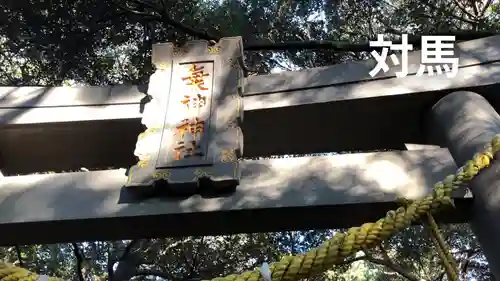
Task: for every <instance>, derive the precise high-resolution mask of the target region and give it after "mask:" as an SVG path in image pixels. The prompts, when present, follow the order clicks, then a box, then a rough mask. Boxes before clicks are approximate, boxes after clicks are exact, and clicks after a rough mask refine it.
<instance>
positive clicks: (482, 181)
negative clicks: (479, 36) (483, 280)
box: [428, 91, 500, 279]
mask: <svg viewBox="0 0 500 281" xmlns="http://www.w3.org/2000/svg"><path fill="white" fill-rule="evenodd" d="M428 129H429V131H428V133H429V137H430V138H431V141H433V142H434V143H436V142H437V143H438V144H440V145H441V146H443V147H448V149H449V151H450V153H451V155H452V156H453V159H454V160H455V162H456V164H457V166H461V165H463V164H464V163H465V162H467V161H468V160H470V159H471V158H472V157H473V155H474V154H475V153H476V152H479V151H480V150H482V149H483V148H484V146H485V145H486V144H488V143H489V142H490V140H491V139H492V138H493V137H494V136H495V135H496V134H500V116H499V115H498V113H497V112H496V110H495V109H494V108H493V107H492V106H491V105H490V103H489V102H488V101H487V100H486V99H485V98H484V97H482V96H480V95H479V94H476V93H473V92H466V91H459V92H453V93H451V94H448V95H447V96H445V97H443V98H442V99H441V100H439V101H438V102H437V103H436V104H435V105H434V106H433V107H432V109H431V112H430V118H429V120H428ZM497 157H498V156H497ZM469 188H470V189H471V192H472V194H473V196H474V199H473V207H472V216H471V221H470V224H471V227H472V230H473V231H474V233H475V235H476V236H477V239H478V241H479V243H480V244H481V247H482V249H483V253H484V255H485V256H486V259H487V260H488V263H489V267H490V270H491V272H492V273H493V275H494V276H495V277H496V278H497V279H500V161H499V160H497V161H494V162H493V163H492V165H491V166H490V167H489V168H487V169H485V170H484V171H482V172H481V173H480V174H479V175H478V176H476V177H475V178H474V179H473V180H472V181H471V182H470V183H469Z"/></svg>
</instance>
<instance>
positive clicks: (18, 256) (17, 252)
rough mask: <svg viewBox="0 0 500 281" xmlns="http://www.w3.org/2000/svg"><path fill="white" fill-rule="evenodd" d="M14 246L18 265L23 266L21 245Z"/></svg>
mask: <svg viewBox="0 0 500 281" xmlns="http://www.w3.org/2000/svg"><path fill="white" fill-rule="evenodd" d="M15 248H16V254H17V260H18V261H19V266H20V267H24V262H23V255H22V253H21V246H19V245H16V246H15Z"/></svg>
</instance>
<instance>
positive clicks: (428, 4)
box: [419, 0, 477, 25]
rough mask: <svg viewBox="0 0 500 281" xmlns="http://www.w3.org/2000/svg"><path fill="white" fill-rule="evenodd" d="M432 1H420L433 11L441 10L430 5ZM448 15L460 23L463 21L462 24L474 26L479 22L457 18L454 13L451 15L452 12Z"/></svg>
mask: <svg viewBox="0 0 500 281" xmlns="http://www.w3.org/2000/svg"><path fill="white" fill-rule="evenodd" d="M430 1H432V0H420V1H419V2H420V3H422V4H423V5H425V6H427V7H429V8H431V9H433V10H439V8H438V7H437V6H435V5H433V4H431V3H430ZM447 14H448V15H449V16H450V17H452V18H455V19H457V20H459V21H462V22H466V23H470V24H472V25H474V24H476V23H477V22H476V21H473V20H470V19H466V18H463V17H460V16H457V15H455V14H454V13H450V12H447Z"/></svg>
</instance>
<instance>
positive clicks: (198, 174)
mask: <svg viewBox="0 0 500 281" xmlns="http://www.w3.org/2000/svg"><path fill="white" fill-rule="evenodd" d="M209 177H211V175H210V174H209V173H208V172H206V171H203V170H202V169H200V168H198V169H196V171H194V180H199V179H200V178H209Z"/></svg>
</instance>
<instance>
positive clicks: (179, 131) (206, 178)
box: [127, 37, 244, 195]
mask: <svg viewBox="0 0 500 281" xmlns="http://www.w3.org/2000/svg"><path fill="white" fill-rule="evenodd" d="M242 56H243V46H242V40H241V37H229V38H222V39H221V40H220V41H219V42H217V43H216V44H215V45H209V44H208V42H206V41H191V42H188V43H187V44H186V45H185V46H182V47H176V46H174V44H172V43H160V44H155V45H153V54H152V60H153V64H154V65H155V66H156V71H155V73H153V75H152V76H151V78H150V82H149V87H148V95H150V96H151V97H152V99H151V100H150V102H149V103H148V104H146V107H145V109H144V113H143V118H142V123H143V125H144V126H145V127H146V128H147V129H146V130H145V131H144V132H143V133H141V134H140V135H139V137H138V140H137V144H136V150H135V151H134V154H135V155H136V156H137V157H138V158H139V161H138V163H137V164H136V165H134V166H132V167H131V168H130V170H129V181H128V184H127V187H140V188H134V190H139V191H140V190H150V189H155V190H156V191H158V190H161V191H162V192H166V193H167V194H171V195H174V194H182V195H192V194H194V193H205V192H206V191H207V190H210V191H213V192H215V193H217V192H221V191H227V190H228V189H231V190H234V189H235V188H236V186H237V185H238V184H239V180H240V170H239V169H240V167H239V163H238V157H241V156H242V153H243V134H242V131H241V128H240V126H241V123H242V121H243V100H242V96H241V95H242V88H241V85H243V84H244V83H242V81H241V80H242V79H244V77H243V74H242V69H241V67H240V66H239V65H235V63H234V62H237V61H239V60H241V59H242ZM228 61H229V62H231V63H229V64H228V63H227V62H228ZM200 171H203V173H200ZM213 192H212V193H213ZM155 194H156V193H155Z"/></svg>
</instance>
